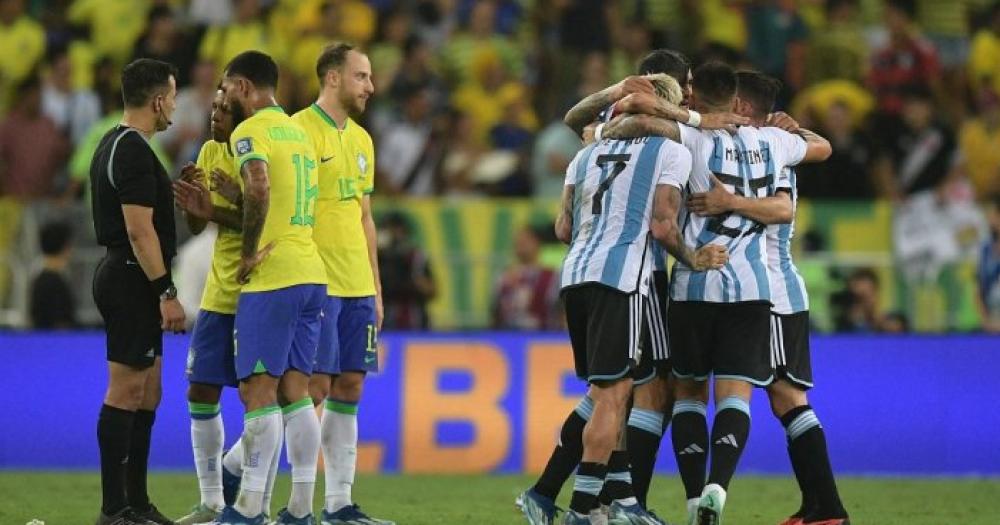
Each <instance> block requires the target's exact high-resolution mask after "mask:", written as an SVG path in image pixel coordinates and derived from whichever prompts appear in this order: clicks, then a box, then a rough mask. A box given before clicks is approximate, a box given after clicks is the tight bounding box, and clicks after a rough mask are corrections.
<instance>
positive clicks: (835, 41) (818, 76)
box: [805, 0, 868, 85]
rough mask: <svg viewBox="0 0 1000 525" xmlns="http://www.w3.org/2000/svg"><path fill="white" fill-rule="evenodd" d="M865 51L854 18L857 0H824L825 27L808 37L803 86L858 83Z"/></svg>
mask: <svg viewBox="0 0 1000 525" xmlns="http://www.w3.org/2000/svg"><path fill="white" fill-rule="evenodd" d="M867 60H868V48H867V46H865V41H864V34H863V32H862V30H861V24H860V21H859V19H858V0H826V27H824V28H823V29H822V30H821V31H815V32H813V33H812V34H811V35H810V37H809V50H808V53H807V60H806V63H805V69H806V84H809V85H811V84H815V83H817V82H822V81H824V80H831V79H846V80H853V81H854V82H858V83H860V82H861V81H862V80H863V79H864V74H865V70H866V69H867V68H868V64H867Z"/></svg>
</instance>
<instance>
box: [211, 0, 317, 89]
mask: <svg viewBox="0 0 1000 525" xmlns="http://www.w3.org/2000/svg"><path fill="white" fill-rule="evenodd" d="M234 5H235V13H234V14H235V16H234V17H233V21H232V23H230V24H228V25H224V26H212V27H210V28H209V30H208V32H207V33H205V36H204V38H202V40H201V46H200V47H199V48H198V58H200V59H201V60H207V61H210V62H212V63H214V64H215V68H216V72H217V73H218V74H219V75H220V76H221V73H222V69H223V68H224V67H226V64H228V63H229V60H230V59H231V58H233V57H234V56H236V55H238V54H239V53H242V52H243V51H246V50H247V49H255V50H257V51H263V52H265V53H268V54H269V55H271V56H272V57H273V58H274V59H275V60H277V61H279V62H281V61H284V60H285V57H286V53H287V48H286V44H285V42H284V41H283V40H282V39H281V37H280V35H276V34H274V33H273V32H272V31H271V30H270V28H269V27H268V26H267V24H265V23H264V21H263V20H262V19H261V16H260V0H234ZM314 60H315V59H314Z"/></svg>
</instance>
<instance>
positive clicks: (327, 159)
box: [319, 157, 333, 164]
mask: <svg viewBox="0 0 1000 525" xmlns="http://www.w3.org/2000/svg"><path fill="white" fill-rule="evenodd" d="M331 160H333V157H320V159H319V162H320V164H322V163H324V162H329V161H331Z"/></svg>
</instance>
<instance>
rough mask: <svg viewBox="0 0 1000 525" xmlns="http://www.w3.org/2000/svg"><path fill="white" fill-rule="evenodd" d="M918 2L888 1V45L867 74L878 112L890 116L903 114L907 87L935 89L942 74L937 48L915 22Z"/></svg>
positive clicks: (877, 54)
mask: <svg viewBox="0 0 1000 525" xmlns="http://www.w3.org/2000/svg"><path fill="white" fill-rule="evenodd" d="M915 2H916V0H889V1H888V2H887V4H886V7H885V24H886V27H887V28H888V30H889V44H888V45H887V46H886V47H885V48H883V49H881V50H879V51H878V52H877V53H876V54H875V56H874V58H873V60H872V67H871V71H870V72H869V74H868V84H869V87H870V88H871V89H872V90H873V91H874V93H875V98H876V99H877V100H878V103H879V110H881V111H882V112H883V113H884V114H885V115H888V116H897V115H899V113H900V112H901V111H902V109H903V96H902V92H903V90H904V88H906V87H907V86H914V85H916V86H921V87H926V88H929V89H932V88H933V87H934V86H935V85H936V79H937V77H938V75H939V74H940V69H941V68H940V65H939V64H938V58H937V53H936V52H935V51H934V46H933V45H932V44H931V43H930V42H929V41H927V39H925V38H924V37H923V36H921V34H920V30H919V29H918V28H917V25H916V23H915V22H914V17H915V16H916V9H917V8H916V3H915Z"/></svg>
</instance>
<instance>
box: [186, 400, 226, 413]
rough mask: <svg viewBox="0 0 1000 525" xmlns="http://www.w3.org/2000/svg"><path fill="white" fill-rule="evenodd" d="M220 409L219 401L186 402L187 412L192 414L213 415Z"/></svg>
mask: <svg viewBox="0 0 1000 525" xmlns="http://www.w3.org/2000/svg"><path fill="white" fill-rule="evenodd" d="M220 410H221V405H219V403H215V404H212V403H192V402H190V401H189V402H188V412H190V413H192V414H205V415H209V416H214V415H215V414H218V413H219V411H220Z"/></svg>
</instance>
